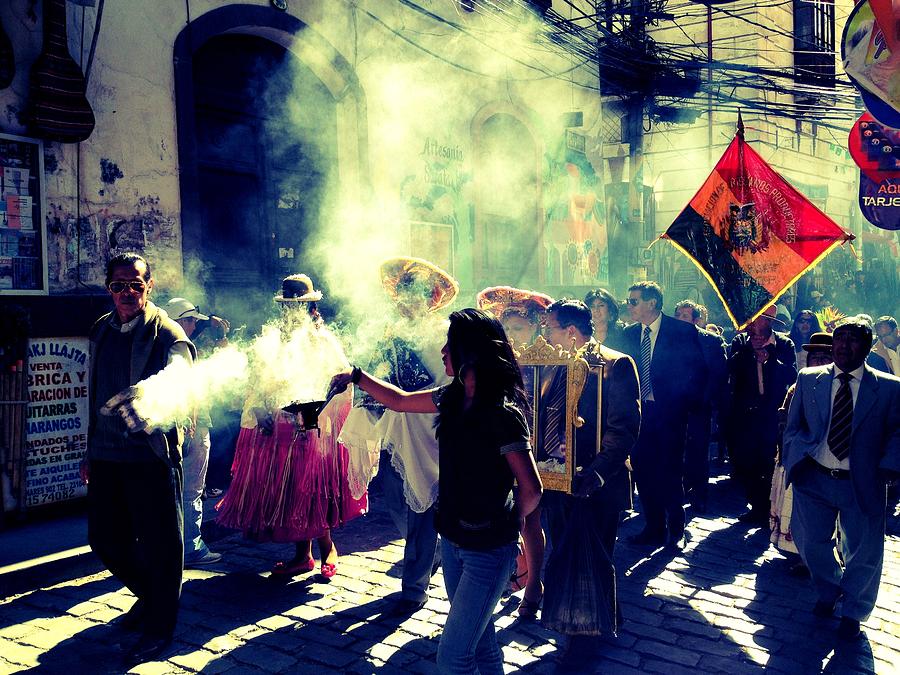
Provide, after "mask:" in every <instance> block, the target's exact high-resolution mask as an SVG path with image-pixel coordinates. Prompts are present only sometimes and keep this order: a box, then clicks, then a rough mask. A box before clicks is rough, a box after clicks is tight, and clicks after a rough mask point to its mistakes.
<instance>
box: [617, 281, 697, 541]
mask: <svg viewBox="0 0 900 675" xmlns="http://www.w3.org/2000/svg"><path fill="white" fill-rule="evenodd" d="M627 302H628V313H629V315H630V317H631V320H632V321H633V322H634V323H633V324H631V325H630V326H628V327H627V328H626V329H625V342H624V349H623V351H624V352H625V353H626V354H628V355H629V356H630V357H631V358H632V359H634V362H635V365H636V366H637V368H638V378H639V380H640V386H641V432H640V435H639V436H638V440H637V443H636V444H635V446H634V449H633V450H632V452H631V464H632V468H633V469H634V479H635V482H636V483H637V489H638V494H639V495H640V497H641V508H642V510H643V514H644V520H645V525H644V529H643V530H642V531H641V532H640V533H639V534H636V535H634V536H633V537H631V538H630V541H631V543H633V544H637V545H641V546H654V547H657V546H670V547H674V548H679V549H680V548H683V547H684V544H685V539H684V526H685V513H684V486H683V482H682V480H683V476H684V444H685V434H686V424H687V419H688V414H689V413H690V412H691V411H692V410H694V409H696V408H697V406H698V405H699V404H700V403H701V401H702V398H703V393H704V390H705V387H706V379H707V376H708V372H707V367H706V363H705V362H704V359H703V352H702V351H701V348H700V341H699V338H698V337H697V330H696V328H695V327H694V326H692V325H690V324H687V323H685V322H683V321H678V320H677V319H673V318H672V317H670V316H667V315H665V314H663V313H662V308H663V294H662V289H661V288H660V287H659V285H658V284H657V283H655V282H653V281H641V282H639V283H636V284H632V286H631V287H630V288H629V289H628V299H627Z"/></svg>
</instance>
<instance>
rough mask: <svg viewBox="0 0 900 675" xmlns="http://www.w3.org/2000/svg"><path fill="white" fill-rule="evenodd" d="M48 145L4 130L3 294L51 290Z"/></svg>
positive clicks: (0, 166)
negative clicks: (46, 176) (47, 224)
mask: <svg viewBox="0 0 900 675" xmlns="http://www.w3.org/2000/svg"><path fill="white" fill-rule="evenodd" d="M46 235H47V233H46V228H45V226H44V146H43V144H42V142H41V141H40V140H37V139H34V138H25V137H24V136H13V135H10V134H0V295H46V294H47V236H46Z"/></svg>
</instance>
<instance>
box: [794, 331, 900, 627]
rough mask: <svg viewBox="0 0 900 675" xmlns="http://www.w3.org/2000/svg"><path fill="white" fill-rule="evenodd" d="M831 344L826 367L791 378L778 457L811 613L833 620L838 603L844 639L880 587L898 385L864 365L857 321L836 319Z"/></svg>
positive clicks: (866, 338) (898, 428)
mask: <svg viewBox="0 0 900 675" xmlns="http://www.w3.org/2000/svg"><path fill="white" fill-rule="evenodd" d="M832 339H833V348H832V351H833V354H834V363H833V364H830V365H827V366H818V367H816V368H805V369H804V370H802V371H801V372H800V376H799V378H798V379H797V389H796V392H795V393H794V398H793V400H792V401H791V407H790V410H789V412H788V421H787V428H786V429H785V431H784V451H783V455H784V456H783V458H782V461H783V464H784V468H785V471H786V473H787V480H788V482H789V483H791V484H793V486H794V512H793V520H792V529H793V534H794V541H795V542H796V544H797V548H798V549H799V551H800V555H801V556H802V557H803V562H804V563H806V566H807V567H808V568H809V571H810V575H811V577H812V581H813V584H814V585H815V588H816V592H817V594H818V601H817V602H816V605H815V608H814V609H813V613H814V614H816V615H817V616H820V617H828V616H831V615H832V614H833V612H834V610H835V606H836V604H837V601H838V600H839V599H841V598H843V603H842V607H841V623H840V626H839V628H838V637H840V638H842V639H848V640H849V639H854V638H856V636H857V635H859V624H860V622H861V621H865V620H866V619H868V618H869V615H870V614H871V613H872V609H873V608H874V607H875V600H876V598H877V596H878V586H879V584H880V582H881V568H882V560H883V557H884V525H885V505H886V494H887V491H886V485H887V483H889V482H894V481H896V480H897V478H898V477H900V379H898V378H896V377H894V376H893V375H887V374H884V373H880V372H878V371H876V370H874V369H872V368H871V367H869V366H867V365H866V364H865V359H866V355H868V353H869V350H870V349H871V347H872V329H871V328H869V326H868V325H867V324H866V323H865V322H863V321H860V320H858V319H856V318H850V319H844V320H843V321H841V322H840V323H838V325H837V327H836V328H835V330H834V334H833V337H832ZM835 526H837V528H838V530H839V533H840V546H841V550H842V553H843V556H842V558H843V561H844V564H843V566H842V565H841V564H840V563H839V562H838V560H837V558H836V557H835V555H834V540H833V533H834V530H835Z"/></svg>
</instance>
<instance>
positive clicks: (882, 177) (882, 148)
mask: <svg viewBox="0 0 900 675" xmlns="http://www.w3.org/2000/svg"><path fill="white" fill-rule="evenodd" d="M849 147H850V156H851V157H853V160H854V161H855V162H856V164H857V166H859V170H860V174H859V209H860V211H862V214H863V216H865V218H866V220H868V221H869V222H870V223H872V224H873V225H875V226H877V227H880V228H882V229H885V230H900V129H892V128H890V127H887V126H885V125H883V124H880V123H879V122H877V121H876V120H875V118H874V117H873V116H872V115H871V114H870V113H865V114H864V115H863V116H862V117H860V118H859V120H857V122H856V124H854V125H853V128H852V129H851V130H850V143H849Z"/></svg>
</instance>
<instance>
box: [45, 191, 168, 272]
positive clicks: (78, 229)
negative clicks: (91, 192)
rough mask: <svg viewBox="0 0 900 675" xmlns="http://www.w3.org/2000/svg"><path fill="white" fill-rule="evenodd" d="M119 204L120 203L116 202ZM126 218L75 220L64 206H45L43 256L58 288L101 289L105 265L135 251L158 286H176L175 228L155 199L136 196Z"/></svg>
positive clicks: (104, 214)
mask: <svg viewBox="0 0 900 675" xmlns="http://www.w3.org/2000/svg"><path fill="white" fill-rule="evenodd" d="M120 204H121V202H120ZM133 204H134V206H133V210H132V212H131V213H128V214H121V213H116V212H114V211H113V210H112V209H108V208H107V209H102V210H100V211H98V212H95V213H90V214H88V215H85V214H84V210H85V209H84V207H82V208H83V212H82V214H81V216H80V218H79V217H76V214H75V213H72V211H71V208H70V206H69V205H67V204H62V203H54V202H51V203H49V204H48V205H47V232H48V239H49V242H48V243H49V246H48V252H47V257H48V259H49V265H50V279H51V280H52V281H53V282H54V284H55V286H57V288H58V289H60V290H62V289H67V288H73V287H76V286H79V285H85V286H99V287H101V288H102V287H103V284H104V281H105V273H106V261H107V260H109V258H110V257H111V256H114V255H116V254H117V253H122V252H124V251H136V252H138V253H141V254H142V255H145V256H147V258H148V259H149V260H150V261H151V266H152V269H153V277H154V279H156V282H157V283H158V284H163V285H167V286H169V285H177V284H178V283H179V281H180V277H181V242H180V239H179V235H178V232H179V224H178V220H177V219H176V218H175V216H174V215H170V214H167V213H165V212H164V211H163V210H162V207H161V206H160V199H159V197H158V196H156V195H137V196H136V197H135V200H134V202H133Z"/></svg>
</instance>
